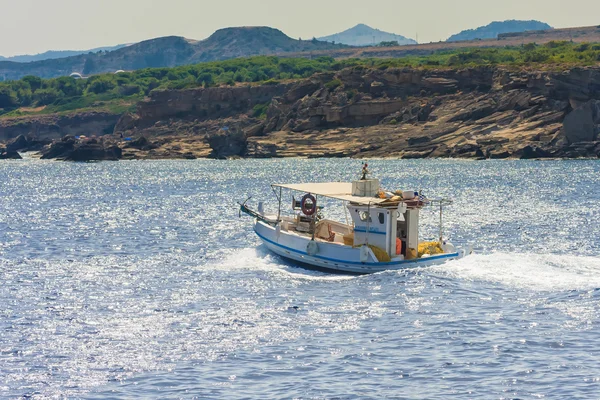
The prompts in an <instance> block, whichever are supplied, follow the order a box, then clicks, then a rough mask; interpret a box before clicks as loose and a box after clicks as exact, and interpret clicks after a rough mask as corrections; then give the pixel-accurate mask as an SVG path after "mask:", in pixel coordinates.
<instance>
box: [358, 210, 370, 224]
mask: <svg viewBox="0 0 600 400" xmlns="http://www.w3.org/2000/svg"><path fill="white" fill-rule="evenodd" d="M358 217H359V218H360V220H361V221H362V222H365V221H366V220H367V219H368V218H369V213H368V212H367V211H360V212H359V213H358Z"/></svg>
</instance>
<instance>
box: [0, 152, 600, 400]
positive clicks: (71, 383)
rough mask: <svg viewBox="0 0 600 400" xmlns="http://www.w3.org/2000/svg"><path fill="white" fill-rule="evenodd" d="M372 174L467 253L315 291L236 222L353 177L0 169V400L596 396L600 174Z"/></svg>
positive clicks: (321, 166) (414, 165)
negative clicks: (424, 205) (406, 193)
mask: <svg viewBox="0 0 600 400" xmlns="http://www.w3.org/2000/svg"><path fill="white" fill-rule="evenodd" d="M369 169H370V170H371V172H372V174H373V176H375V177H377V178H379V179H381V181H382V184H383V185H384V186H385V187H386V188H388V189H391V190H397V189H400V190H422V191H423V194H425V195H428V196H429V197H430V198H453V199H454V204H453V205H452V206H449V207H447V208H446V209H445V210H444V214H445V224H444V235H445V236H446V237H448V238H450V239H451V240H453V241H454V242H456V243H470V244H473V245H474V248H475V251H476V254H474V255H472V256H470V257H467V258H465V259H462V260H458V261H452V262H448V263H446V264H443V265H440V266H435V267H428V268H421V269H415V270H409V271H399V272H383V273H378V274H374V275H366V276H348V275H336V274H327V273H322V272H316V271H310V270H306V269H303V268H300V267H298V266H296V265H294V264H292V263H289V262H286V261H285V260H283V259H281V258H279V257H277V256H274V255H272V254H270V253H269V252H268V251H267V250H266V249H265V248H264V246H262V245H261V244H260V242H259V240H258V239H257V237H256V236H255V235H254V234H253V232H252V229H251V220H250V219H249V218H247V217H242V218H238V206H237V204H236V201H240V200H241V201H243V200H245V199H246V198H248V197H250V196H251V197H252V198H251V199H250V200H249V204H250V205H252V206H254V207H255V206H256V203H257V202H258V201H259V200H264V201H265V202H266V203H265V205H266V208H267V210H269V209H271V210H274V209H276V207H277V201H276V198H275V196H274V194H273V193H272V192H271V189H270V184H271V183H276V182H278V183H290V182H291V183H296V182H311V181H315V182H316V181H340V180H341V181H349V180H353V179H356V178H357V177H358V176H359V175H360V171H361V163H360V161H357V160H338V159H336V160H327V159H324V160H299V159H288V160H247V161H209V160H197V161H137V162H135V161H132V162H115V163H111V162H103V163H86V164H73V163H61V162H53V161H39V160H31V159H30V160H23V161H5V162H0V398H21V397H23V398H87V399H104V398H113V399H130V398H317V399H320V398H343V399H353V398H361V399H363V398H372V399H380V398H398V399H402V398H407V399H408V398H427V399H449V398H457V399H465V398H481V399H489V398H497V399H501V398H506V399H508V398H519V399H529V398H547V399H564V398H590V399H593V398H600V324H599V323H600V320H599V317H600V238H599V235H600V212H599V208H600V162H598V161H543V162H540V161H485V162H466V161H453V160H438V161H430V160H419V161H405V160H371V161H370V162H369ZM283 205H284V207H285V208H286V209H287V208H288V207H289V206H290V205H291V194H290V193H285V192H284V196H283ZM322 205H323V206H325V210H324V212H325V214H327V215H328V216H331V217H334V218H338V219H340V220H344V210H343V209H342V207H341V206H340V204H338V203H337V202H334V201H324V202H323V203H322ZM438 219H439V216H438V210H435V209H426V210H424V211H423V213H422V225H423V226H422V229H421V236H422V238H424V239H427V238H435V237H437V235H438Z"/></svg>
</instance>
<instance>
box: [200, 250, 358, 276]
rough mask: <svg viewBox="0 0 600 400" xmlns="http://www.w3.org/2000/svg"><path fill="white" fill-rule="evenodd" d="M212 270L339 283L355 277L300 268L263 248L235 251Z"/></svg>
mask: <svg viewBox="0 0 600 400" xmlns="http://www.w3.org/2000/svg"><path fill="white" fill-rule="evenodd" d="M212 268H214V269H227V270H236V269H237V270H239V269H247V270H260V271H266V272H273V273H279V274H284V275H287V276H289V277H292V278H295V279H306V280H328V281H341V280H349V279H355V278H356V277H355V276H350V275H336V274H332V273H327V272H320V271H315V270H310V269H305V268H302V267H301V266H299V265H296V264H294V263H292V262H291V261H288V260H285V259H284V258H281V257H279V256H277V255H275V254H273V253H271V252H270V251H269V250H268V249H267V248H266V247H265V246H259V247H257V248H245V249H236V250H233V251H231V252H230V253H229V254H227V255H226V256H225V258H224V259H223V261H221V262H219V263H217V264H216V265H214V266H213V267H212Z"/></svg>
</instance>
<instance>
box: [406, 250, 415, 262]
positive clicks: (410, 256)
mask: <svg viewBox="0 0 600 400" xmlns="http://www.w3.org/2000/svg"><path fill="white" fill-rule="evenodd" d="M405 258H406V259H407V260H414V259H415V258H417V249H406V257H405Z"/></svg>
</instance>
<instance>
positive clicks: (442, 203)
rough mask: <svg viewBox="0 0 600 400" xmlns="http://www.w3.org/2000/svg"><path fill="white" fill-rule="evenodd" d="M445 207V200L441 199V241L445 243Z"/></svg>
mask: <svg viewBox="0 0 600 400" xmlns="http://www.w3.org/2000/svg"><path fill="white" fill-rule="evenodd" d="M443 209H444V202H443V201H440V243H444V219H443V216H442V213H443Z"/></svg>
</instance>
